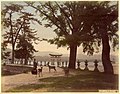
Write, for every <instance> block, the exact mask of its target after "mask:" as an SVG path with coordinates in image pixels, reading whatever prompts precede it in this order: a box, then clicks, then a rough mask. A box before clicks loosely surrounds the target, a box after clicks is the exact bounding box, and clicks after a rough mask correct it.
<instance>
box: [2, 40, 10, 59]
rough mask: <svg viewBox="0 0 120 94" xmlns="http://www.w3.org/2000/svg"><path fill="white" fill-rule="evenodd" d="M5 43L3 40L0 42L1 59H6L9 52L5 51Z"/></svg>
mask: <svg viewBox="0 0 120 94" xmlns="http://www.w3.org/2000/svg"><path fill="white" fill-rule="evenodd" d="M6 49H7V44H6V43H5V42H3V43H1V59H2V60H3V59H7V57H9V56H10V52H6V51H5V50H6Z"/></svg>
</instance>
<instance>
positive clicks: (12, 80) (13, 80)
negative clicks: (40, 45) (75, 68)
mask: <svg viewBox="0 0 120 94" xmlns="http://www.w3.org/2000/svg"><path fill="white" fill-rule="evenodd" d="M63 75H64V71H63V70H62V69H61V68H57V72H54V70H51V72H50V73H49V71H48V67H44V68H43V76H42V77H39V76H37V77H36V76H35V75H32V74H31V73H30V72H29V73H27V74H25V73H22V74H18V75H12V76H4V77H1V79H2V80H1V83H2V85H1V86H2V89H1V90H2V92H4V91H7V90H9V89H11V88H14V87H17V86H21V85H27V84H37V83H40V81H38V79H42V78H47V77H56V76H63Z"/></svg>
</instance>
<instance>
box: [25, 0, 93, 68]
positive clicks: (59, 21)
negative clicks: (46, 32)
mask: <svg viewBox="0 0 120 94" xmlns="http://www.w3.org/2000/svg"><path fill="white" fill-rule="evenodd" d="M27 4H28V5H29V6H31V7H33V8H35V9H36V12H39V13H40V17H42V20H45V21H47V23H46V24H45V27H53V26H55V27H56V28H55V29H54V32H55V33H56V34H57V37H56V38H54V39H50V40H47V41H48V42H50V43H51V44H56V45H58V47H61V46H67V45H68V47H69V48H70V57H69V68H73V69H74V68H75V62H76V52H77V46H79V45H80V44H81V42H82V41H90V39H91V37H90V36H89V34H87V33H86V34H85V33H84V31H83V30H82V27H83V20H82V19H81V18H80V16H81V14H82V13H83V12H84V11H85V10H86V8H85V7H84V6H83V4H84V2H59V3H58V2H37V3H35V2H27ZM86 12H87V11H86ZM80 13H81V14H80ZM86 37H88V38H86ZM44 40H46V39H44ZM78 40H80V41H78Z"/></svg>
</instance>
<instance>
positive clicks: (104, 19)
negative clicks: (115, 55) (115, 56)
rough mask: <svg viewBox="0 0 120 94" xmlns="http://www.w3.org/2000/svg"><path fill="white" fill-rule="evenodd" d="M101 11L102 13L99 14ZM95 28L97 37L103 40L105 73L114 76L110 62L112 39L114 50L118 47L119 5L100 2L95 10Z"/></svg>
mask: <svg viewBox="0 0 120 94" xmlns="http://www.w3.org/2000/svg"><path fill="white" fill-rule="evenodd" d="M98 11H100V12H98ZM94 12H95V15H94V18H95V21H94V28H95V29H96V32H97V34H98V35H97V36H99V38H101V40H102V63H103V66H104V71H105V73H111V74H113V66H112V64H111V62H110V44H109V40H110V39H111V41H112V44H113V48H115V47H116V46H117V45H118V35H117V31H118V4H117V3H116V4H115V5H110V2H100V4H99V6H98V7H97V8H96V9H95V10H94Z"/></svg>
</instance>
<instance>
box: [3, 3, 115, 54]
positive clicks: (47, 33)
mask: <svg viewBox="0 0 120 94" xmlns="http://www.w3.org/2000/svg"><path fill="white" fill-rule="evenodd" d="M4 3H7V2H4ZM2 4H3V3H2ZM26 9H27V11H28V12H31V11H32V12H33V11H34V10H33V9H31V8H30V7H28V8H26ZM38 19H40V18H39V17H38ZM32 27H33V28H34V29H35V30H37V31H38V32H37V34H38V35H37V36H39V37H40V39H42V38H54V37H55V36H56V34H55V33H54V32H53V29H52V28H45V27H44V26H41V25H38V24H35V25H32ZM34 47H35V48H36V50H39V51H51V52H58V53H61V54H69V50H67V47H61V48H58V49H57V46H56V45H50V44H49V43H47V42H45V41H42V42H39V43H38V44H37V45H34ZM77 53H78V54H82V53H83V52H82V47H79V48H78V51H77ZM100 53H101V51H100ZM112 53H113V52H112Z"/></svg>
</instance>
